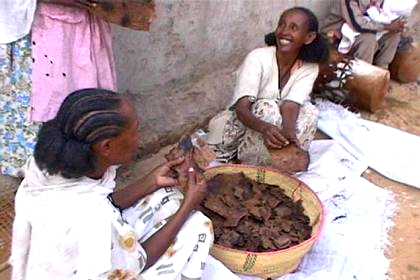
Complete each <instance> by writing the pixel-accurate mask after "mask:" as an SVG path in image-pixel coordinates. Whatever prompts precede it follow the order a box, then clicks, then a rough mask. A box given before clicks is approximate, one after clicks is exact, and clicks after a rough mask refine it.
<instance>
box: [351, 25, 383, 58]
mask: <svg viewBox="0 0 420 280" xmlns="http://www.w3.org/2000/svg"><path fill="white" fill-rule="evenodd" d="M377 50H378V42H377V41H376V34H372V33H362V34H360V35H359V36H357V37H356V41H355V42H354V45H353V47H352V53H353V54H354V57H356V58H359V59H362V60H364V61H366V62H369V63H370V64H372V63H373V59H374V57H375V53H376V51H377Z"/></svg>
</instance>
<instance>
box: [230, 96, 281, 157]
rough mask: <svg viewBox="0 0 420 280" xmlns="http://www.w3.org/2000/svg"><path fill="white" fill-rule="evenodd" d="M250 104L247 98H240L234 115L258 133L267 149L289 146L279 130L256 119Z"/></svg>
mask: <svg viewBox="0 0 420 280" xmlns="http://www.w3.org/2000/svg"><path fill="white" fill-rule="evenodd" d="M251 106H252V103H251V101H250V100H249V98H248V97H242V98H241V99H239V101H238V102H237V103H236V107H235V108H236V115H237V116H238V119H239V120H240V121H241V122H242V123H243V124H244V125H245V126H246V127H249V128H251V129H253V130H255V131H258V132H260V133H261V134H262V135H263V137H264V140H265V142H266V144H267V146H268V147H270V148H274V149H276V148H277V149H280V148H282V147H284V146H287V145H288V144H289V142H288V140H287V139H286V138H285V137H284V136H283V135H282V133H281V130H280V128H278V127H277V126H275V125H273V124H270V123H267V122H265V121H263V120H260V119H258V118H257V117H256V116H255V115H254V114H253V113H252V112H251Z"/></svg>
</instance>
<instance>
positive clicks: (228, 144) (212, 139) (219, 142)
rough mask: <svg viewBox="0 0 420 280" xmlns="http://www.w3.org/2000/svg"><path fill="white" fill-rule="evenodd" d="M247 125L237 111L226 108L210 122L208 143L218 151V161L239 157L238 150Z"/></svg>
mask: <svg viewBox="0 0 420 280" xmlns="http://www.w3.org/2000/svg"><path fill="white" fill-rule="evenodd" d="M245 130H246V127H245V126H244V125H243V124H242V123H241V121H240V120H239V119H238V118H237V116H236V113H235V112H232V111H229V110H225V111H223V112H221V113H220V114H218V115H216V116H215V117H214V118H213V119H211V121H210V123H209V134H208V144H209V147H210V148H211V149H212V150H213V151H214V152H215V153H216V157H217V159H216V160H217V161H219V162H223V163H228V162H232V161H233V160H235V159H236V157H237V150H238V146H239V144H240V142H241V141H242V138H243V136H244V134H245Z"/></svg>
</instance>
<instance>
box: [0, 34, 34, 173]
mask: <svg viewBox="0 0 420 280" xmlns="http://www.w3.org/2000/svg"><path fill="white" fill-rule="evenodd" d="M31 64H32V57H31V39H30V35H27V36H26V37H24V38H22V39H19V40H17V41H15V42H12V43H9V44H0V110H1V112H0V172H1V173H2V174H5V175H10V176H20V175H21V174H20V170H21V167H22V166H23V165H24V164H25V162H26V160H27V159H28V158H29V157H30V156H31V155H32V153H33V150H34V147H35V143H36V135H37V133H38V129H39V125H37V124H34V123H31V122H30V121H29V113H30V107H31V101H30V95H31V91H32V83H31Z"/></svg>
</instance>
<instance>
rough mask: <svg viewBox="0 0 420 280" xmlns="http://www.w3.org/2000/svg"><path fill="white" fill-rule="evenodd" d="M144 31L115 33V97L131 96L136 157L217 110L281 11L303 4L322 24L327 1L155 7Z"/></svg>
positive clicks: (192, 2) (236, 0) (217, 1)
mask: <svg viewBox="0 0 420 280" xmlns="http://www.w3.org/2000/svg"><path fill="white" fill-rule="evenodd" d="M155 1H156V10H157V19H156V20H155V21H154V23H153V24H152V27H151V30H150V32H148V33H147V32H138V31H131V30H129V29H125V28H120V27H115V29H114V49H115V57H116V65H117V73H118V84H119V89H120V91H121V92H129V93H130V94H131V95H132V96H133V100H134V102H135V105H136V108H137V110H138V113H139V116H140V118H141V120H142V123H141V130H140V133H141V136H142V143H143V144H142V147H141V150H142V153H150V152H153V151H156V150H157V149H158V148H159V147H161V146H164V145H167V144H170V143H174V142H175V141H177V139H178V138H179V137H180V136H181V135H182V134H183V133H186V132H189V131H191V130H192V129H194V128H195V127H198V126H201V125H203V124H205V122H206V121H207V120H208V119H209V118H211V117H212V116H214V115H215V114H216V113H217V112H218V111H220V110H222V109H223V108H224V107H225V106H226V103H227V102H228V100H229V99H230V97H231V95H232V89H233V85H234V81H233V72H234V71H235V69H236V68H237V67H238V66H239V64H240V63H241V61H242V60H243V58H244V56H245V55H246V54H247V53H248V52H249V51H251V50H252V49H254V48H256V47H258V46H263V45H264V43H263V38H264V34H266V33H268V32H270V31H273V30H274V29H275V27H276V24H277V21H278V18H279V15H280V14H281V12H282V11H284V10H285V9H287V8H289V7H292V6H295V5H302V6H306V7H309V8H311V9H313V11H314V12H315V13H316V14H317V15H319V16H320V18H322V16H323V15H325V14H326V12H327V11H328V6H329V3H330V1H331V0H314V1H304V0H301V1H285V0H173V1H170V0H165V1H163V0H155Z"/></svg>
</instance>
